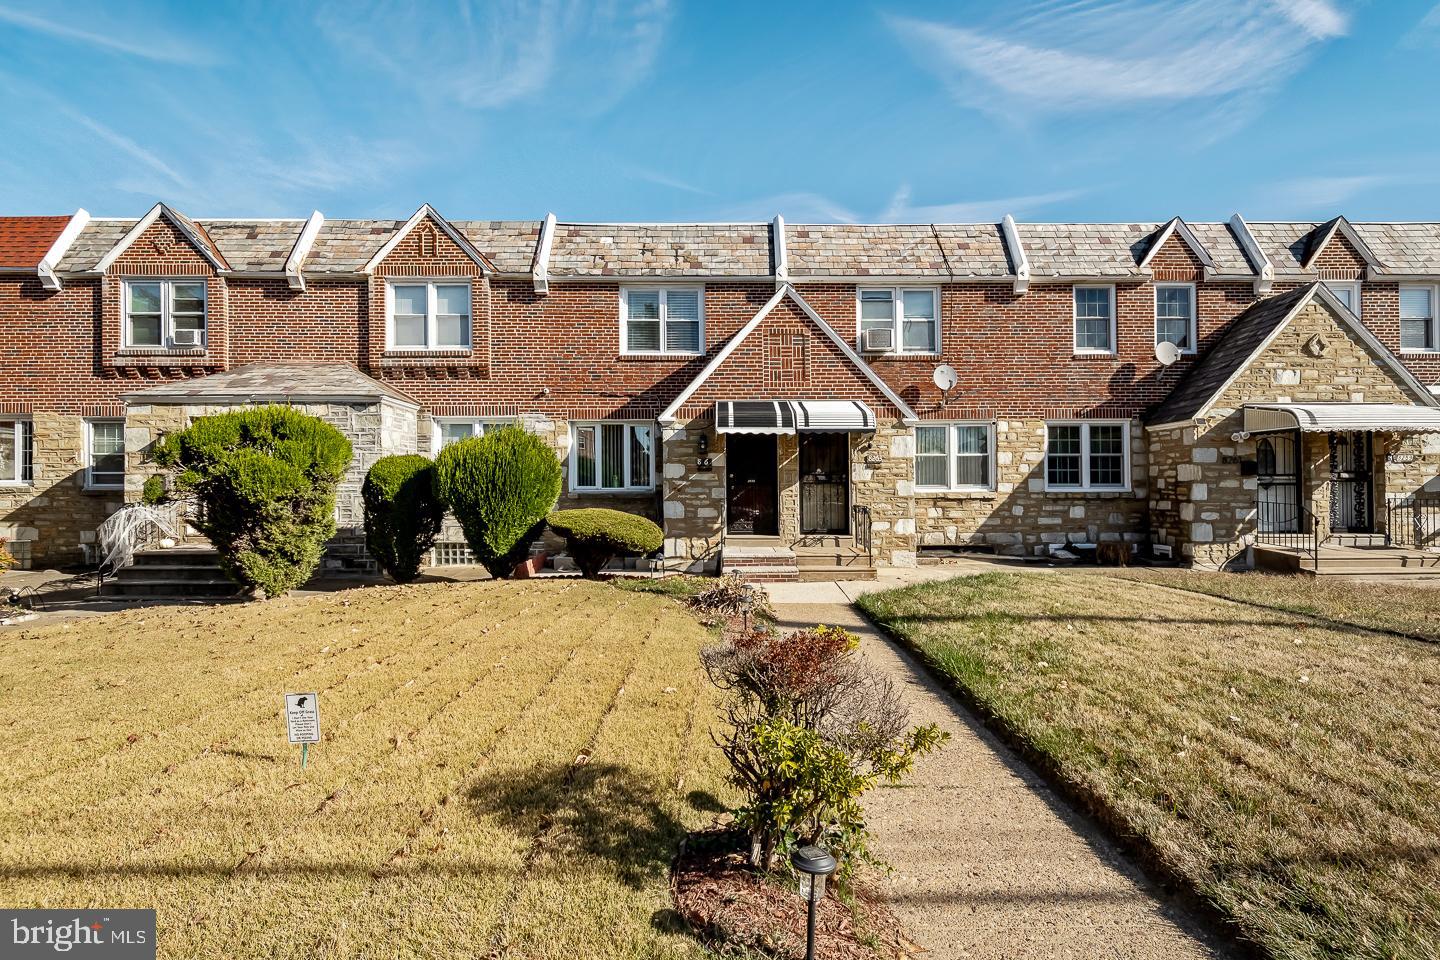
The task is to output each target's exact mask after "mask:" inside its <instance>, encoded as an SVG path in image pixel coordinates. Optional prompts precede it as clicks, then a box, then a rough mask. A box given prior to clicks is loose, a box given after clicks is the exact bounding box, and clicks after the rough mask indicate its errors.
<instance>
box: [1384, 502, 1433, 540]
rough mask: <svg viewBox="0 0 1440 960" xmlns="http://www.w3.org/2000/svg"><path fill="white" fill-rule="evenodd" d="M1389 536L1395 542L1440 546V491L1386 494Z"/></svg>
mask: <svg viewBox="0 0 1440 960" xmlns="http://www.w3.org/2000/svg"><path fill="white" fill-rule="evenodd" d="M1385 539H1386V541H1387V542H1388V543H1389V544H1390V545H1391V546H1406V547H1417V548H1419V549H1422V550H1427V549H1428V550H1436V549H1440V495H1437V494H1426V493H1419V492H1417V493H1408V494H1403V495H1394V496H1390V497H1386V498H1385Z"/></svg>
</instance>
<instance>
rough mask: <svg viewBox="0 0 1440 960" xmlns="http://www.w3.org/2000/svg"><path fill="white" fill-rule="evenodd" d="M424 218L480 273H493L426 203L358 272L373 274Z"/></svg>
mask: <svg viewBox="0 0 1440 960" xmlns="http://www.w3.org/2000/svg"><path fill="white" fill-rule="evenodd" d="M426 217H429V218H430V219H432V220H434V221H435V222H436V223H437V224H438V225H439V226H440V229H441V230H443V231H444V232H445V236H447V237H449V238H450V239H451V240H453V241H454V242H455V245H456V246H457V247H459V248H460V249H461V250H462V251H463V252H464V254H465V256H467V257H469V258H470V259H471V260H473V261H475V263H476V265H477V266H479V267H480V270H481V271H482V272H484V273H487V274H488V273H494V272H495V267H494V265H493V264H491V263H490V261H489V260H487V259H486V258H485V254H483V253H481V252H480V251H479V250H476V249H475V246H474V245H473V244H472V243H471V242H470V241H469V240H466V239H465V237H464V235H463V234H461V233H460V231H459V230H456V229H455V228H454V227H452V226H451V225H450V221H448V220H446V219H445V218H444V217H442V216H440V214H438V213H436V212H435V208H434V207H432V206H430V204H428V203H422V204H421V205H420V209H419V210H416V211H415V213H414V214H412V215H411V217H410V219H409V220H406V221H405V225H404V226H402V227H401V228H400V229H399V230H396V231H395V234H394V235H393V236H392V237H391V238H390V239H389V240H387V241H385V246H383V247H381V248H380V249H379V251H378V252H376V254H375V256H373V257H371V258H370V262H369V263H367V264H365V266H363V267H361V268H360V272H361V273H374V272H375V268H376V267H378V266H380V264H381V263H383V262H384V260H385V258H386V257H388V256H390V254H391V252H393V251H394V249H395V248H396V247H397V246H399V244H400V241H402V240H404V239H405V238H406V237H408V236H409V235H410V231H411V230H414V229H415V227H416V226H417V225H418V224H419V223H420V221H422V220H424V219H425V218H426Z"/></svg>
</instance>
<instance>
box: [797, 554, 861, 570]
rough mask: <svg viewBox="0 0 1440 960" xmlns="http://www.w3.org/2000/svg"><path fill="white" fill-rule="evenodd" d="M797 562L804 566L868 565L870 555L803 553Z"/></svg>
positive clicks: (798, 556)
mask: <svg viewBox="0 0 1440 960" xmlns="http://www.w3.org/2000/svg"><path fill="white" fill-rule="evenodd" d="M795 562H796V563H797V564H799V565H800V566H802V567H868V566H870V556H869V554H864V553H834V552H830V553H801V552H799V551H797V552H796V554H795Z"/></svg>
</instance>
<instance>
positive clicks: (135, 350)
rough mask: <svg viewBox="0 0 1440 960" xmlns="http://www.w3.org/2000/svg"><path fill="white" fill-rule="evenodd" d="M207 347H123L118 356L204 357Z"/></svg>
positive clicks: (117, 352)
mask: <svg viewBox="0 0 1440 960" xmlns="http://www.w3.org/2000/svg"><path fill="white" fill-rule="evenodd" d="M207 352H208V349H207V348H206V347H121V348H120V349H119V350H117V351H115V356H117V357H203V356H205V354H206V353H207Z"/></svg>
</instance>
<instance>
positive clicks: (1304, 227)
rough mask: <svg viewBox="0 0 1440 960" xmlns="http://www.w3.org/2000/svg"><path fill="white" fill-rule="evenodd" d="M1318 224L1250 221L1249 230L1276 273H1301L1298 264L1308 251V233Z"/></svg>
mask: <svg viewBox="0 0 1440 960" xmlns="http://www.w3.org/2000/svg"><path fill="white" fill-rule="evenodd" d="M1318 226H1320V224H1318V223H1297V222H1290V221H1283V220H1282V221H1261V222H1260V223H1251V224H1250V232H1251V233H1252V234H1254V236H1255V242H1256V243H1258V244H1259V245H1260V249H1261V250H1263V251H1265V256H1267V257H1269V258H1270V262H1271V263H1273V264H1274V265H1275V272H1276V273H1303V272H1304V270H1303V269H1302V268H1301V266H1300V264H1301V263H1303V262H1304V261H1305V254H1306V253H1307V252H1308V251H1309V248H1310V235H1311V234H1312V233H1313V232H1314V231H1315V228H1316V227H1318Z"/></svg>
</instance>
